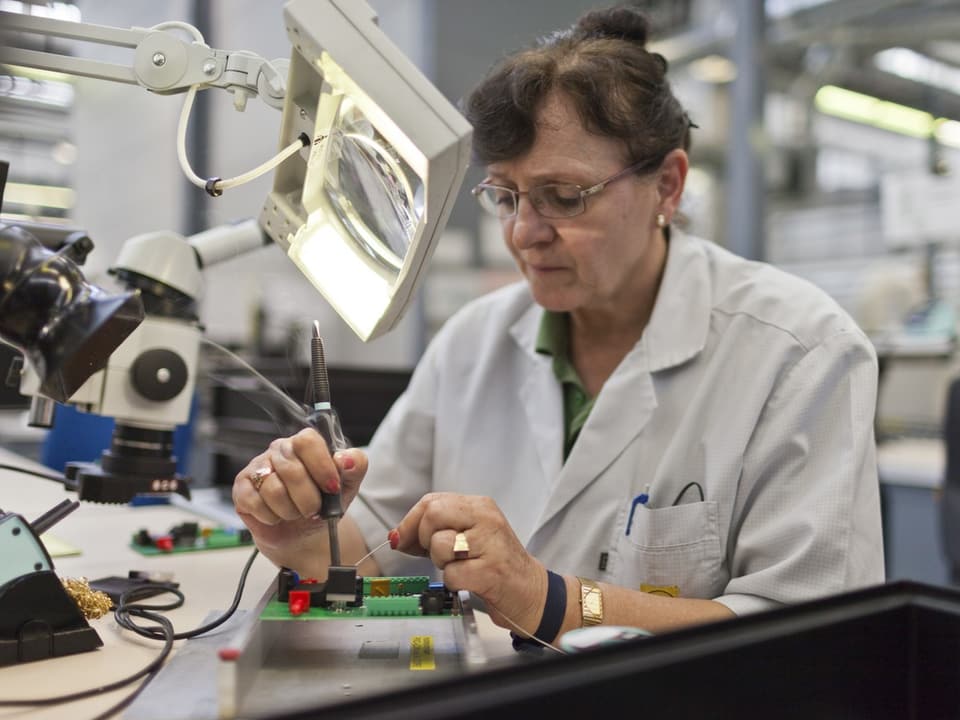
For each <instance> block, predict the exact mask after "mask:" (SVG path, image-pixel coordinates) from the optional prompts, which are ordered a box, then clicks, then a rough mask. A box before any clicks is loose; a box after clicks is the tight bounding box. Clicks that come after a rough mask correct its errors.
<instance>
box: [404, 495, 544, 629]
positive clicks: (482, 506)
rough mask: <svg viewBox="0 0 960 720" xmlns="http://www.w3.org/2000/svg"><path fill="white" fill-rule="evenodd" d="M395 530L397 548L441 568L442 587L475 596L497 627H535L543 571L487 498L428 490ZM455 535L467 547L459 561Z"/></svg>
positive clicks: (541, 600) (540, 612) (540, 607)
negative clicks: (467, 591) (478, 598)
mask: <svg viewBox="0 0 960 720" xmlns="http://www.w3.org/2000/svg"><path fill="white" fill-rule="evenodd" d="M397 531H398V533H399V538H398V541H397V545H396V549H397V550H401V551H402V552H405V553H407V554H409V555H426V556H429V557H430V559H431V560H432V561H433V564H434V565H436V566H437V567H438V568H440V569H441V570H443V581H444V584H445V585H446V586H447V588H448V589H450V590H469V591H470V592H472V593H474V594H475V595H477V596H479V597H480V598H481V599H482V600H483V601H484V603H485V604H486V606H487V610H488V611H489V612H490V617H491V619H492V620H493V621H494V622H495V623H496V624H497V625H500V626H501V627H505V628H508V629H510V630H516V629H517V628H516V627H514V625H513V624H514V623H515V624H516V625H519V626H520V628H521V629H523V630H525V631H527V632H530V633H532V632H533V631H534V630H536V628H537V626H538V625H539V623H540V618H541V616H542V615H543V608H544V604H545V603H546V597H547V570H546V568H545V567H544V566H543V565H542V564H541V563H540V561H539V560H537V559H536V558H534V557H533V556H532V555H530V554H529V553H528V552H527V551H526V548H524V546H523V543H521V542H520V540H519V538H517V535H516V533H514V531H513V528H512V527H510V524H509V523H508V522H507V519H506V518H505V517H504V515H503V512H501V510H500V508H499V507H497V504H496V503H495V502H494V501H493V500H492V499H490V498H488V497H480V496H474V495H457V494H455V493H429V494H427V495H424V496H423V498H421V499H420V501H419V502H418V503H417V504H416V505H414V506H413V508H412V509H411V510H410V512H408V513H407V515H406V516H405V517H404V518H403V520H401V521H400V524H399V525H398V526H397ZM458 533H463V534H464V536H465V537H466V540H467V544H468V546H469V551H468V552H467V553H466V557H465V558H464V559H457V558H456V557H455V556H454V543H455V542H456V538H457V534H458ZM391 534H392V533H391ZM511 621H512V622H511Z"/></svg>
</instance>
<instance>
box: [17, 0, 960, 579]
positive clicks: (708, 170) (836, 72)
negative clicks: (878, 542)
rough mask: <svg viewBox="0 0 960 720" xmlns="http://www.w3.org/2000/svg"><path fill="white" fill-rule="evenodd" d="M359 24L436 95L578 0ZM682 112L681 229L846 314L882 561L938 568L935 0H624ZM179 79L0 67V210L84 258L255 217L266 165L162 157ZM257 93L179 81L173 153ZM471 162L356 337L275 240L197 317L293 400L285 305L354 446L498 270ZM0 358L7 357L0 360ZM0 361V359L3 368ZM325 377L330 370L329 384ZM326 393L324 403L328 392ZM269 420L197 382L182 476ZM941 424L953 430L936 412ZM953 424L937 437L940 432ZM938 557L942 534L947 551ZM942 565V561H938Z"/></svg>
mask: <svg viewBox="0 0 960 720" xmlns="http://www.w3.org/2000/svg"><path fill="white" fill-rule="evenodd" d="M369 4H370V6H371V7H372V8H373V9H374V10H375V11H376V13H377V14H378V16H379V22H380V26H381V28H382V29H383V30H384V32H385V33H386V34H387V35H388V36H389V37H390V38H391V39H392V40H393V41H394V42H395V43H396V44H397V46H398V47H399V48H400V49H401V50H402V51H403V52H404V53H405V54H406V55H407V56H409V57H410V58H411V59H412V60H413V61H414V63H415V64H416V65H417V66H418V67H419V68H420V69H421V70H422V71H423V72H424V74H425V75H426V76H427V77H428V78H429V79H430V80H431V81H432V82H433V83H434V84H435V85H436V86H437V87H438V88H439V89H440V91H441V92H442V93H443V94H444V95H445V96H446V97H447V98H448V99H450V100H451V101H452V102H454V103H457V102H458V101H459V100H460V99H461V98H462V97H463V96H464V95H465V94H466V93H467V92H468V91H469V90H470V88H471V87H472V86H473V85H474V83H476V82H477V80H478V79H479V78H480V77H481V76H482V74H483V73H484V72H485V71H486V70H487V68H488V67H489V66H490V65H491V64H492V63H493V62H495V61H496V60H497V59H498V58H499V57H501V56H502V55H503V54H504V53H506V52H508V51H511V50H514V49H516V48H518V47H520V46H522V45H524V44H526V43H528V42H529V41H530V40H531V39H532V38H534V37H537V36H539V35H543V34H546V33H548V32H549V31H551V30H554V29H557V28H562V27H566V26H568V25H569V24H570V23H571V22H573V21H574V20H575V18H576V17H577V16H578V15H579V14H580V13H582V12H583V11H584V10H585V9H587V8H591V7H604V6H606V5H607V4H609V3H595V2H587V1H586V0H485V1H484V2H476V1H475V0H370V2H369ZM633 4H634V5H637V6H639V7H641V8H643V9H644V10H646V11H647V12H648V13H649V15H650V17H651V20H652V21H653V25H654V28H655V31H656V32H655V35H654V37H653V38H652V42H651V49H654V50H656V51H658V52H660V53H661V54H663V55H664V56H665V57H666V58H667V60H668V62H669V63H670V75H669V76H670V78H671V80H672V83H673V86H674V90H675V93H676V94H677V95H678V97H679V98H680V100H681V102H682V103H683V104H684V105H685V106H686V108H687V110H688V112H689V114H690V116H691V118H692V119H693V121H694V122H695V123H696V124H697V125H698V126H699V129H697V130H695V131H694V133H695V134H694V144H693V149H692V154H691V159H692V166H691V171H690V175H689V179H688V185H687V191H686V197H685V205H684V207H683V211H684V215H685V217H686V222H687V229H688V231H690V232H692V233H695V234H698V235H701V236H703V237H705V238H709V239H711V240H714V241H715V242H717V243H719V244H720V245H723V246H725V247H727V248H729V249H731V250H732V251H734V252H736V253H738V254H740V255H743V256H745V257H748V258H754V259H759V260H764V261H767V262H770V263H773V264H775V265H778V266H780V267H782V268H783V269H785V270H788V271H790V272H793V273H795V274H797V275H800V276H802V277H805V278H807V279H809V280H810V281H812V282H813V283H815V284H817V285H819V286H820V287H822V288H824V289H825V290H826V291H827V292H828V293H830V294H831V295H832V296H833V297H835V298H836V299H837V300H838V301H839V303H840V304H841V305H842V306H843V307H845V308H846V309H847V310H848V311H849V312H850V313H851V315H852V316H853V317H854V318H855V319H856V320H857V321H858V322H859V323H860V324H861V326H862V327H863V329H864V330H865V331H866V332H867V333H868V334H869V336H870V337H871V338H872V339H873V341H874V343H875V344H876V347H877V351H878V354H879V357H880V360H881V377H880V398H879V402H878V407H877V415H876V431H877V438H878V442H879V448H880V470H881V477H880V480H881V482H882V484H883V485H882V487H883V491H884V492H883V496H884V521H885V528H886V542H887V557H888V574H889V576H890V577H891V578H900V577H904V578H907V577H909V578H913V579H920V580H927V581H931V582H936V583H945V582H951V581H952V578H953V571H952V567H953V559H952V558H953V552H952V548H951V546H950V545H951V544H950V542H949V541H948V538H949V537H950V535H951V526H950V522H951V521H950V517H949V513H946V512H945V507H946V505H945V503H944V497H945V493H948V492H949V487H950V485H951V483H950V482H949V481H950V477H949V476H950V474H951V473H950V468H948V465H949V463H948V462H947V457H948V455H949V453H948V450H949V448H950V443H951V440H953V438H952V433H950V432H945V427H947V426H948V425H949V423H948V419H949V417H950V409H951V408H950V403H949V402H948V397H949V396H950V390H951V387H952V383H953V381H954V378H955V377H956V376H957V374H958V373H957V356H956V351H955V339H956V331H957V319H956V318H957V311H958V309H960V308H958V304H960V242H958V241H960V217H958V214H957V210H956V205H957V203H958V198H960V182H958V180H957V174H956V168H957V164H958V162H960V41H958V40H957V38H960V2H937V1H935V0H926V1H920V0H918V1H915V2H911V1H909V0H869V1H868V0H767V1H766V2H762V1H761V0H636V1H635V2H634V3H633ZM282 6H283V3H282V2H281V1H280V0H163V1H161V0H126V1H125V2H122V3H107V2H94V1H93V0H87V1H79V2H72V3H71V2H53V3H48V2H42V3H37V2H33V3H24V2H14V1H12V0H0V9H3V10H7V11H13V12H32V13H34V14H44V15H48V16H53V17H58V18H61V19H66V20H78V21H83V22H87V23H96V24H103V25H110V26H114V27H133V26H138V27H148V26H152V25H154V24H157V23H160V22H163V21H167V20H181V21H186V22H189V23H191V24H193V25H195V26H196V27H198V28H199V29H200V30H201V32H202V33H203V35H204V37H205V39H206V42H207V43H208V44H209V45H210V46H212V47H216V48H221V49H229V50H238V49H248V50H251V51H253V52H256V53H258V54H259V55H261V56H263V57H265V58H281V57H287V56H288V55H289V43H288V41H287V37H286V34H285V31H284V26H283V20H282ZM46 42H48V43H53V44H55V45H56V46H58V47H61V48H63V50H64V51H65V52H69V53H71V54H75V55H76V56H78V57H95V58H96V59H99V60H116V61H118V62H128V59H127V56H126V54H125V53H128V51H122V50H117V51H116V57H112V56H111V52H110V50H109V49H106V48H103V47H93V48H91V47H85V46H84V44H83V43H71V42H70V41H65V40H48V41H46ZM182 104H183V96H182V95H174V96H158V95H152V94H149V93H147V92H145V91H144V90H143V89H141V88H139V87H136V86H125V85H119V84H116V83H108V82H102V81H98V80H87V79H82V78H75V77H67V76H55V75H53V74H50V73H39V72H24V73H23V74H18V73H17V72H13V71H11V70H10V69H9V68H6V69H3V70H2V71H0V158H2V159H4V160H7V161H8V162H9V163H10V176H9V179H8V186H7V190H6V194H5V198H4V208H3V210H4V212H3V214H4V217H5V218H7V219H13V220H16V219H17V218H30V219H34V220H43V221H52V222H64V223H68V224H70V225H71V226H76V227H81V228H83V229H85V230H86V231H87V232H88V233H89V235H90V237H91V238H92V239H93V240H94V242H95V243H96V249H95V251H94V252H93V254H92V255H91V257H90V259H89V260H88V261H87V264H86V266H85V273H86V274H87V276H88V278H89V279H91V280H92V281H94V282H104V283H106V282H109V278H107V276H106V270H107V268H108V267H109V266H110V264H111V262H112V261H113V259H114V258H115V257H116V255H117V253H118V252H119V250H120V248H121V246H122V245H123V243H124V241H125V240H126V239H128V238H130V237H132V236H134V235H137V234H140V233H144V232H150V231H154V230H159V229H173V230H175V231H177V232H180V233H182V234H184V235H189V234H192V233H196V232H200V231H202V230H204V229H207V228H209V227H212V226H215V225H219V224H222V223H226V222H232V221H235V220H239V219H244V218H249V217H254V216H256V215H257V213H258V211H259V209H260V205H261V203H262V201H263V198H264V197H265V196H266V194H267V192H268V191H269V189H270V184H271V176H270V175H268V176H266V177H264V178H261V179H260V180H258V181H255V182H252V183H249V184H247V185H244V186H242V187H240V188H237V189H235V190H231V191H228V192H226V193H225V194H224V195H223V196H222V197H220V198H210V197H208V196H207V195H206V194H204V193H202V192H199V191H198V190H197V189H196V188H194V187H193V186H192V185H190V184H189V183H188V182H187V180H186V179H185V178H184V177H183V175H182V173H181V170H180V167H179V165H178V163H177V158H176V127H177V121H178V116H179V114H180V109H181V106H182ZM279 124H280V114H279V112H278V111H276V110H274V109H272V108H269V107H267V106H266V105H264V104H263V103H260V102H258V101H255V100H254V101H251V102H250V103H248V105H247V108H246V110H245V112H243V113H238V112H236V111H235V110H234V108H233V104H232V99H231V97H230V96H229V95H227V94H226V93H217V92H213V93H201V94H200V96H199V97H198V100H197V103H196V105H195V107H194V110H193V113H192V115H191V120H190V128H189V141H188V151H189V153H188V154H189V158H190V161H191V164H192V165H193V167H194V169H195V170H196V171H197V172H198V174H200V175H201V176H205V177H206V176H211V175H218V176H221V177H231V176H233V175H236V174H239V173H241V172H244V171H246V170H247V169H249V168H251V167H253V166H255V165H258V164H259V163H260V162H262V161H263V160H264V159H265V158H266V157H268V156H270V155H272V154H273V153H274V152H275V151H276V149H277V136H278V132H279ZM481 177H482V171H481V169H479V168H471V169H470V170H469V171H468V173H467V176H466V179H465V181H464V187H463V189H462V190H461V193H460V199H459V201H458V202H457V205H456V206H455V208H454V210H453V213H452V215H451V218H450V221H449V224H448V226H447V229H446V231H445V234H444V237H443V239H442V241H441V243H440V245H439V247H438V249H437V251H436V254H435V256H434V260H433V262H432V265H431V269H430V272H429V276H428V278H427V280H426V282H425V283H424V285H423V286H422V288H421V290H420V292H419V295H418V297H417V301H416V306H415V307H414V308H413V309H412V310H411V311H410V312H409V313H408V314H407V316H406V318H405V319H404V320H403V322H402V323H401V325H400V326H399V328H398V329H396V330H395V331H394V332H392V333H390V334H388V335H387V336H385V337H383V338H381V339H378V340H375V341H373V342H371V343H368V344H363V343H361V342H360V341H358V340H357V339H356V338H355V337H354V335H353V333H352V332H351V331H350V329H349V328H348V327H347V326H346V325H345V324H343V323H342V322H341V321H340V320H339V318H338V317H337V316H336V314H335V313H334V312H333V311H332V310H331V309H330V308H329V307H328V306H327V305H326V304H325V301H324V300H323V299H322V298H321V297H320V296H319V295H318V294H317V293H316V291H315V290H314V289H313V288H312V287H311V286H310V285H309V284H308V282H307V281H306V280H305V279H304V278H303V277H302V276H301V275H300V273H299V272H298V271H297V270H296V268H295V267H294V266H293V265H292V264H291V263H290V261H289V260H288V259H286V258H285V257H283V253H282V252H280V251H279V250H278V249H277V248H275V247H266V248H263V249H262V250H259V251H257V252H254V253H250V254H248V255H246V256H243V257H241V258H237V259H235V260H231V261H228V262H225V263H221V264H219V265H216V266H214V267H212V268H210V269H209V270H207V271H205V273H204V283H205V287H204V294H203V298H202V301H201V309H200V312H201V319H202V322H203V324H204V326H205V331H206V335H207V336H208V337H209V338H210V339H212V340H214V341H216V342H218V343H221V344H222V345H225V346H227V347H230V348H233V349H234V350H236V351H237V352H239V353H240V354H242V355H243V356H244V357H245V358H247V359H248V360H250V362H251V363H252V364H253V365H254V366H256V367H257V368H258V369H260V370H261V371H262V372H265V374H267V375H268V376H269V377H271V379H273V380H274V381H275V382H277V384H278V385H280V386H281V387H282V389H284V390H285V391H287V392H289V393H290V394H291V395H293V396H294V397H295V398H298V399H300V398H301V397H302V392H303V384H302V383H303V382H304V379H305V376H304V369H305V364H306V361H307V358H308V354H309V343H308V341H307V337H308V328H309V327H310V325H311V324H312V322H313V321H314V320H319V321H320V323H321V328H322V333H323V336H324V339H325V342H326V347H327V359H328V361H329V362H330V364H331V366H332V367H333V368H334V369H335V370H336V371H337V372H341V373H342V375H339V376H338V375H334V376H333V377H332V378H331V380H332V386H333V389H334V402H335V404H338V406H339V407H340V408H341V412H343V413H347V411H348V408H351V407H353V408H356V409H357V411H358V416H357V418H355V419H353V418H351V420H354V421H355V423H356V424H355V425H354V426H352V430H350V431H349V434H351V435H352V439H354V441H355V442H357V444H363V443H364V442H365V441H366V440H367V439H368V437H369V434H370V433H371V432H372V429H373V428H375V426H376V423H377V422H378V421H379V418H380V417H381V416H382V413H383V412H385V409H386V408H387V407H388V406H389V403H390V402H392V399H393V398H394V397H395V396H396V394H397V393H398V392H400V391H401V390H402V388H403V386H404V384H405V382H406V378H407V377H408V375H409V371H410V370H411V368H412V367H413V366H414V364H415V363H416V361H417V360H418V358H419V357H420V354H421V353H422V352H423V350H424V348H425V346H426V343H427V342H429V339H430V337H431V336H432V335H433V333H434V332H436V330H437V328H438V327H439V326H440V325H441V324H442V323H443V322H444V321H445V320H446V318H448V317H449V316H450V315H451V314H452V313H453V312H455V311H456V310H457V309H458V308H459V307H461V306H462V305H463V304H464V303H465V302H467V301H468V300H470V299H472V298H474V297H476V296H478V295H480V294H482V293H484V292H486V291H488V290H490V289H493V288H495V287H497V286H499V285H502V284H504V283H506V282H511V281H513V280H515V279H517V278H518V275H517V274H516V273H515V271H514V269H513V266H512V263H511V260H510V258H509V256H508V255H507V253H506V251H505V249H504V248H503V245H502V242H501V240H500V237H499V230H498V228H497V226H496V222H495V221H491V220H490V219H489V218H486V217H484V216H482V215H481V214H480V212H479V210H478V208H477V207H476V204H475V202H474V201H473V198H471V197H470V195H469V192H468V191H467V190H468V188H469V187H471V186H472V185H473V184H474V183H475V182H477V181H479V180H480V179H481ZM5 364H6V361H5ZM4 372H5V366H4ZM338 383H339V384H338ZM338 401H339V402H338ZM3 402H4V408H5V409H4V411H3V413H2V414H3V420H2V424H0V443H2V444H3V446H4V447H9V448H12V449H16V450H19V451H21V452H23V453H25V454H30V455H36V456H40V455H42V454H43V445H44V442H45V441H46V440H47V431H41V430H35V429H34V430H31V429H29V428H27V427H26V425H25V423H24V422H23V418H22V414H23V406H24V399H23V398H22V397H19V396H18V394H17V393H16V392H15V391H13V390H9V389H8V391H7V393H6V395H5V396H4V401H3ZM273 429H274V428H273V426H272V425H271V424H270V422H269V418H266V421H265V422H264V414H263V412H262V411H261V410H260V409H258V407H257V406H256V403H252V404H251V403H250V402H248V398H245V397H243V394H242V393H240V394H237V393H228V392H225V391H224V390H223V389H222V388H219V389H218V388H215V387H208V386H206V385H204V384H203V383H201V387H200V388H199V396H198V404H197V411H196V419H195V422H193V423H192V424H191V428H190V436H191V442H190V450H189V452H188V453H187V452H184V459H188V460H189V462H188V465H189V468H188V469H189V472H190V473H191V474H192V475H193V476H194V477H195V478H196V482H197V484H198V485H203V484H207V485H211V486H217V485H221V486H222V485H225V484H227V483H229V482H230V481H232V477H233V474H232V473H233V472H234V471H235V470H234V468H235V467H236V464H237V463H238V462H241V460H243V461H245V458H247V457H249V455H250V452H251V448H252V449H254V450H256V449H259V448H260V447H262V446H263V444H264V442H265V440H266V439H268V438H269V437H271V436H272V435H271V434H272V432H273ZM958 432H960V431H958ZM955 441H956V442H960V438H957V439H956V440H955ZM958 555H960V552H958ZM958 562H960V561H958Z"/></svg>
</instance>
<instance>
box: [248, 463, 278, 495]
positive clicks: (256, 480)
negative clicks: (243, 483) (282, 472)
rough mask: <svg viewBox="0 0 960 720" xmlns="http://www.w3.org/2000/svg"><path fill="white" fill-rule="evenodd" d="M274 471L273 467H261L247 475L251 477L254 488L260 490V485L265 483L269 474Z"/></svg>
mask: <svg viewBox="0 0 960 720" xmlns="http://www.w3.org/2000/svg"><path fill="white" fill-rule="evenodd" d="M272 472H273V470H272V469H271V468H260V469H259V470H254V471H253V472H252V473H250V474H249V475H247V477H248V478H249V479H250V483H251V484H252V485H253V489H254V490H256V491H257V492H260V486H261V485H263V481H264V480H266V479H267V475H269V474H270V473H272Z"/></svg>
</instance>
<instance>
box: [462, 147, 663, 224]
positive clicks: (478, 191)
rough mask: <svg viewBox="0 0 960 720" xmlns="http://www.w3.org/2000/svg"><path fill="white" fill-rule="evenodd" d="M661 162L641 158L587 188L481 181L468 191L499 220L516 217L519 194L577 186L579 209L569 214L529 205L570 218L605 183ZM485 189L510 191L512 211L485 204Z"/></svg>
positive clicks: (540, 213) (555, 217)
mask: <svg viewBox="0 0 960 720" xmlns="http://www.w3.org/2000/svg"><path fill="white" fill-rule="evenodd" d="M662 162H663V158H662V157H661V158H658V159H656V160H641V161H639V162H636V163H634V164H633V165H630V166H628V167H625V168H624V169H623V170H621V171H620V172H617V173H614V174H613V175H611V176H610V177H608V178H607V179H606V180H601V181H600V182H598V183H596V184H594V185H591V186H590V187H588V188H584V187H582V186H580V185H578V184H577V183H544V184H543V185H537V186H536V187H532V188H530V189H529V190H514V189H513V188H508V187H504V186H503V185H495V184H493V183H488V182H482V183H477V185H475V186H474V187H473V189H472V190H471V191H470V193H471V194H472V195H473V196H474V197H475V198H476V199H477V202H478V203H480V207H482V208H483V209H484V210H486V211H487V212H489V213H490V214H492V215H493V216H494V217H496V218H498V219H500V220H506V219H507V218H512V217H516V216H517V213H518V212H519V211H520V196H521V195H529V194H530V193H531V192H536V191H537V190H540V189H541V188H545V187H563V186H566V187H575V188H577V191H578V192H579V194H580V209H579V210H578V211H577V212H575V213H572V214H570V215H544V214H543V213H542V212H540V210H538V209H537V206H536V204H535V203H531V204H530V207H532V208H533V210H534V212H536V213H537V214H538V215H540V216H541V217H545V218H548V219H551V220H559V219H564V218H572V217H577V216H578V215H583V214H584V213H585V212H586V211H587V198H588V197H591V196H592V195H596V194H597V193H599V192H600V191H601V190H603V189H604V188H605V187H607V185H609V184H610V183H612V182H614V181H616V180H619V179H621V178H624V177H627V175H629V174H631V173H635V172H637V171H638V170H643V169H648V170H653V169H654V168H655V167H659V166H660V164H661V163H662ZM485 190H503V191H505V192H508V193H510V194H511V195H512V196H513V212H512V213H510V214H509V215H501V214H500V213H498V212H495V211H494V210H493V209H492V208H490V207H488V206H486V205H485V204H484V203H483V200H482V199H481V198H482V195H483V192H484V191H485Z"/></svg>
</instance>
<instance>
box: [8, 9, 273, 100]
mask: <svg viewBox="0 0 960 720" xmlns="http://www.w3.org/2000/svg"><path fill="white" fill-rule="evenodd" d="M0 27H2V28H3V29H4V31H5V32H24V33H31V34H35V35H40V36H43V37H60V38H67V39H71V40H81V41H85V42H90V43H95V44H99V45H111V46H115V47H126V48H131V49H133V50H134V58H133V63H132V64H130V65H120V64H116V63H108V62H101V61H97V60H90V59H86V58H78V57H74V56H71V55H63V54H60V53H56V52H51V51H41V50H29V49H25V48H19V47H13V46H12V45H11V44H10V43H9V42H4V43H3V44H2V45H0V63H4V64H11V65H19V66H22V67H27V68H35V69H40V70H50V71H54V72H59V73H64V74H66V75H76V76H81V77H90V78H96V79H100V80H110V81H113V82H121V83H128V84H131V85H140V86H141V87H144V88H146V89H147V90H150V91H152V92H155V93H159V94H174V93H180V92H185V91H186V90H188V89H189V88H191V87H193V86H201V87H217V88H221V89H224V90H227V91H228V92H230V93H233V95H234V105H235V106H236V108H237V109H238V110H243V109H244V107H245V106H246V100H247V98H248V97H249V96H251V95H259V96H260V98H261V99H262V100H263V101H264V102H265V103H266V104H268V105H270V106H271V107H275V108H281V107H283V98H284V95H285V93H286V88H285V84H286V67H282V64H286V63H287V61H286V60H275V61H268V60H265V59H264V58H262V57H260V56H259V55H257V54H255V53H252V52H248V51H245V50H240V51H224V50H216V49H213V48H210V47H209V46H207V45H206V44H204V43H203V38H202V37H201V36H200V33H199V31H197V30H196V28H193V27H192V26H190V25H187V24H186V23H163V24H161V25H157V26H155V27H153V28H130V29H123V28H114V27H109V26H106V25H94V24H91V23H80V22H70V21H65V20H57V19H54V18H46V17H37V16H34V15H25V14H21V13H12V12H0ZM173 28H180V29H185V30H189V31H191V32H193V33H194V35H195V38H194V40H193V41H192V42H190V41H186V40H183V39H181V38H178V37H176V36H175V35H174V34H173V33H171V32H168V31H167V30H168V29H173ZM278 65H281V67H278Z"/></svg>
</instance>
